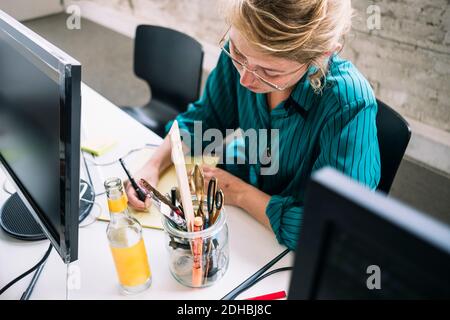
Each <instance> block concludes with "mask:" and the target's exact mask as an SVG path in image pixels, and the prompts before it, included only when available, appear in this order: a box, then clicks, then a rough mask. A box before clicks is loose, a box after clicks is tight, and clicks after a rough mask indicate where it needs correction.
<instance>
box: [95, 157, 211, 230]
mask: <svg viewBox="0 0 450 320" xmlns="http://www.w3.org/2000/svg"><path fill="white" fill-rule="evenodd" d="M147 159H148V158H147ZM218 161H219V158H218V157H194V158H190V159H186V169H187V172H191V170H192V168H193V167H194V165H195V164H196V163H198V164H200V165H201V164H204V163H205V164H207V165H209V166H214V167H215V166H216V165H217V163H218ZM141 162H142V161H141ZM142 165H143V162H142V164H141V165H140V166H142ZM140 166H139V167H140ZM132 171H133V170H132ZM174 186H178V183H177V175H176V172H175V167H174V166H173V165H171V166H170V167H169V168H167V169H166V170H165V171H164V172H163V173H162V174H161V176H160V178H159V181H158V186H157V189H158V191H159V192H161V193H162V194H164V195H165V194H166V193H168V194H170V189H172V187H174ZM128 210H129V212H130V213H131V215H132V216H133V217H135V218H136V219H137V220H138V221H139V222H140V224H141V225H142V226H143V227H145V228H152V229H161V230H162V229H163V226H162V221H161V213H160V212H159V211H158V209H157V208H156V207H155V206H154V205H153V204H152V205H151V206H150V209H149V210H148V211H136V210H134V209H132V208H130V207H128ZM98 219H99V220H102V221H109V213H108V212H104V213H102V214H101V215H100V217H99V218H98Z"/></svg>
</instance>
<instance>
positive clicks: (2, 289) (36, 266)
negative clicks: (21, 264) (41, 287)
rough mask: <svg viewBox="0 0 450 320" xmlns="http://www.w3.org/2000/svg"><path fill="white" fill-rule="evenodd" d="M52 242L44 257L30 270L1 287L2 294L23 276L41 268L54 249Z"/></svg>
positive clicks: (0, 292) (0, 293)
mask: <svg viewBox="0 0 450 320" xmlns="http://www.w3.org/2000/svg"><path fill="white" fill-rule="evenodd" d="M52 248H53V246H52V244H51V243H50V246H49V247H48V249H47V251H46V252H45V255H44V256H43V257H42V259H41V260H40V261H39V262H38V263H37V264H36V265H35V266H34V267H32V268H31V269H29V270H28V271H25V272H24V273H22V274H21V275H20V276H18V277H17V278H15V279H14V280H12V281H11V282H10V283H8V284H7V285H6V286H4V287H3V288H1V289H0V295H2V294H3V292H5V291H6V290H8V289H9V288H10V287H11V286H12V285H13V284H15V283H16V282H18V281H19V280H21V279H22V278H25V277H26V276H27V275H29V274H30V273H32V272H33V271H34V270H36V269H37V268H39V266H40V265H41V264H42V263H44V262H45V261H46V260H47V258H48V256H49V255H50V252H51V251H52Z"/></svg>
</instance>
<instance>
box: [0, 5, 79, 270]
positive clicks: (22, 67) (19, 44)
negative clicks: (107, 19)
mask: <svg viewBox="0 0 450 320" xmlns="http://www.w3.org/2000/svg"><path fill="white" fill-rule="evenodd" d="M80 82H81V65H80V63H79V62H78V61H76V60H75V59H73V58H71V57H70V56H69V55H67V54H66V53H64V52H63V51H61V50H59V49H58V48H56V47H55V46H53V45H52V44H50V43H49V42H47V41H46V40H44V39H43V38H41V37H40V36H38V35H37V34H35V33H34V32H32V31H31V30H29V29H28V28H26V27H25V26H23V25H22V24H21V23H19V22H17V21H16V20H14V19H13V18H11V17H10V16H8V15H7V14H5V13H4V12H3V11H0V164H1V165H0V166H1V167H3V169H4V170H5V172H6V175H7V177H8V178H9V180H10V181H11V182H12V183H13V185H14V186H15V188H16V191H17V194H15V195H13V196H12V197H10V199H8V203H5V205H4V206H3V208H2V215H1V226H2V228H3V229H4V230H5V231H7V232H8V233H9V234H10V235H13V236H16V237H20V235H21V232H22V231H24V234H25V235H26V234H27V232H28V231H29V230H28V229H29V228H30V225H31V224H30V221H29V220H32V221H31V222H33V223H35V222H34V220H33V219H31V218H27V217H28V216H27V213H26V212H24V211H27V210H28V212H30V213H31V215H32V217H33V218H34V219H35V221H37V222H38V223H39V224H38V226H40V227H41V228H42V230H43V232H44V233H45V236H46V237H47V238H48V239H50V241H51V242H52V244H53V246H54V247H55V248H56V250H57V251H58V253H59V254H60V256H61V258H62V259H63V261H64V262H65V263H69V262H72V261H74V260H76V259H77V256H78V220H79V207H80V204H79V199H80V198H79V197H80V173H79V171H80V117H81V97H80ZM24 239H28V240H35V239H33V237H29V238H27V237H25V238H24Z"/></svg>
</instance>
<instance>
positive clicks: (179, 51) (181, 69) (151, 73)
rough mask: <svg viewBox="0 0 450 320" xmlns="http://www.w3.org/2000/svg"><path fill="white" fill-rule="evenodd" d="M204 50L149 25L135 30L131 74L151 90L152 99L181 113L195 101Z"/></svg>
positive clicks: (183, 37)
mask: <svg viewBox="0 0 450 320" xmlns="http://www.w3.org/2000/svg"><path fill="white" fill-rule="evenodd" d="M202 63H203V49H202V46H201V44H200V43H199V42H198V41H196V40H195V39H193V38H191V37H189V36H188V35H186V34H184V33H181V32H178V31H176V30H172V29H168V28H164V27H159V26H150V25H140V26H138V27H137V29H136V39H135V47H134V73H135V74H136V76H138V77H139V78H141V79H143V80H145V81H147V83H148V84H149V85H150V86H151V90H152V97H154V98H156V99H158V100H161V101H163V102H165V103H169V104H171V105H173V106H176V108H177V110H178V111H180V112H183V111H185V110H186V107H187V105H188V103H190V102H193V101H195V100H197V99H198V97H199V93H200V85H201V75H202Z"/></svg>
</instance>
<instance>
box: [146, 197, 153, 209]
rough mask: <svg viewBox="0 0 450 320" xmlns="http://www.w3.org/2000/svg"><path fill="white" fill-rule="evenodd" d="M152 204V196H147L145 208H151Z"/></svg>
mask: <svg viewBox="0 0 450 320" xmlns="http://www.w3.org/2000/svg"><path fill="white" fill-rule="evenodd" d="M151 204H152V202H151V200H150V198H146V199H145V208H146V209H148V208H150V205H151Z"/></svg>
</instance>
